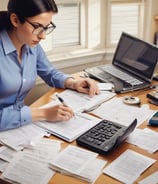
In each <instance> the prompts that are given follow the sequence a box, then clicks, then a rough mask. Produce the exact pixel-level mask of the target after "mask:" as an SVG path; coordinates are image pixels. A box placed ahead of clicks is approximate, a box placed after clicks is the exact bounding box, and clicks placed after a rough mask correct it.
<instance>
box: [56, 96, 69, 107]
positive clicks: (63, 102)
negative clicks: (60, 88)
mask: <svg viewBox="0 0 158 184" xmlns="http://www.w3.org/2000/svg"><path fill="white" fill-rule="evenodd" d="M56 97H57V98H58V100H59V101H60V102H61V103H62V104H63V105H65V106H68V105H67V104H66V103H65V101H64V100H63V98H61V97H60V96H59V95H58V94H57V93H56Z"/></svg>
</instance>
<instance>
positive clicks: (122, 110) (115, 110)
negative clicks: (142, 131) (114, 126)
mask: <svg viewBox="0 0 158 184" xmlns="http://www.w3.org/2000/svg"><path fill="white" fill-rule="evenodd" d="M153 112H154V111H153V110H150V109H149V107H148V106H147V105H142V106H141V107H137V106H132V105H126V104H124V103H123V102H122V98H116V97H114V98H112V99H110V100H108V101H106V102H104V103H102V104H101V105H100V106H99V107H98V108H97V109H95V110H93V111H92V112H91V113H93V114H95V115H97V116H99V117H101V118H103V119H106V120H110V121H113V122H117V123H120V124H122V125H125V126H128V125H129V124H130V123H131V122H132V121H133V120H134V119H135V118H136V119H137V126H139V125H140V124H141V123H143V122H144V121H145V120H146V119H148V118H149V117H150V116H151V114H153Z"/></svg>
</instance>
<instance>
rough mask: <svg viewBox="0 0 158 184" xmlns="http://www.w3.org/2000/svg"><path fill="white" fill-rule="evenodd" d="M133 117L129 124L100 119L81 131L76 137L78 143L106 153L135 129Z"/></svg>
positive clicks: (135, 123) (135, 121) (135, 122)
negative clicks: (89, 127) (86, 129)
mask: <svg viewBox="0 0 158 184" xmlns="http://www.w3.org/2000/svg"><path fill="white" fill-rule="evenodd" d="M136 125H137V120H136V119H135V120H134V121H133V122H132V123H131V124H130V125H129V126H124V125H121V124H119V123H116V122H112V121H107V120H102V121H101V122H99V123H98V124H97V125H95V126H94V127H93V128H91V129H89V130H88V131H86V132H85V133H83V134H82V135H81V136H80V137H78V138H77V139H76V142H77V144H78V145H81V146H83V147H85V148H88V149H90V150H92V151H95V152H97V153H100V154H106V153H107V152H109V151H110V150H112V149H113V148H114V147H116V146H117V145H119V144H120V143H121V142H123V141H124V140H125V139H126V138H127V136H128V135H129V134H130V133H131V132H132V131H133V130H134V129H135V127H136Z"/></svg>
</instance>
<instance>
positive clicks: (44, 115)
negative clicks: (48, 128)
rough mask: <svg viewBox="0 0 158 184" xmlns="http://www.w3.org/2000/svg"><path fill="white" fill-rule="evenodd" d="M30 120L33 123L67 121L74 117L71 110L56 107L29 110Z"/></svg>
mask: <svg viewBox="0 0 158 184" xmlns="http://www.w3.org/2000/svg"><path fill="white" fill-rule="evenodd" d="M31 112H32V120H33V122H34V121H42V120H45V121H49V122H56V121H68V120H69V119H71V118H72V117H73V116H74V113H73V111H72V109H71V108H70V107H68V106H65V105H62V104H60V105H56V106H53V107H48V108H31Z"/></svg>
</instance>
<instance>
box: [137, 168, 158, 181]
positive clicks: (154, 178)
mask: <svg viewBox="0 0 158 184" xmlns="http://www.w3.org/2000/svg"><path fill="white" fill-rule="evenodd" d="M138 183H139V184H158V171H156V172H154V173H153V174H151V175H150V176H148V177H146V178H144V179H143V180H141V181H139V182H138Z"/></svg>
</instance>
